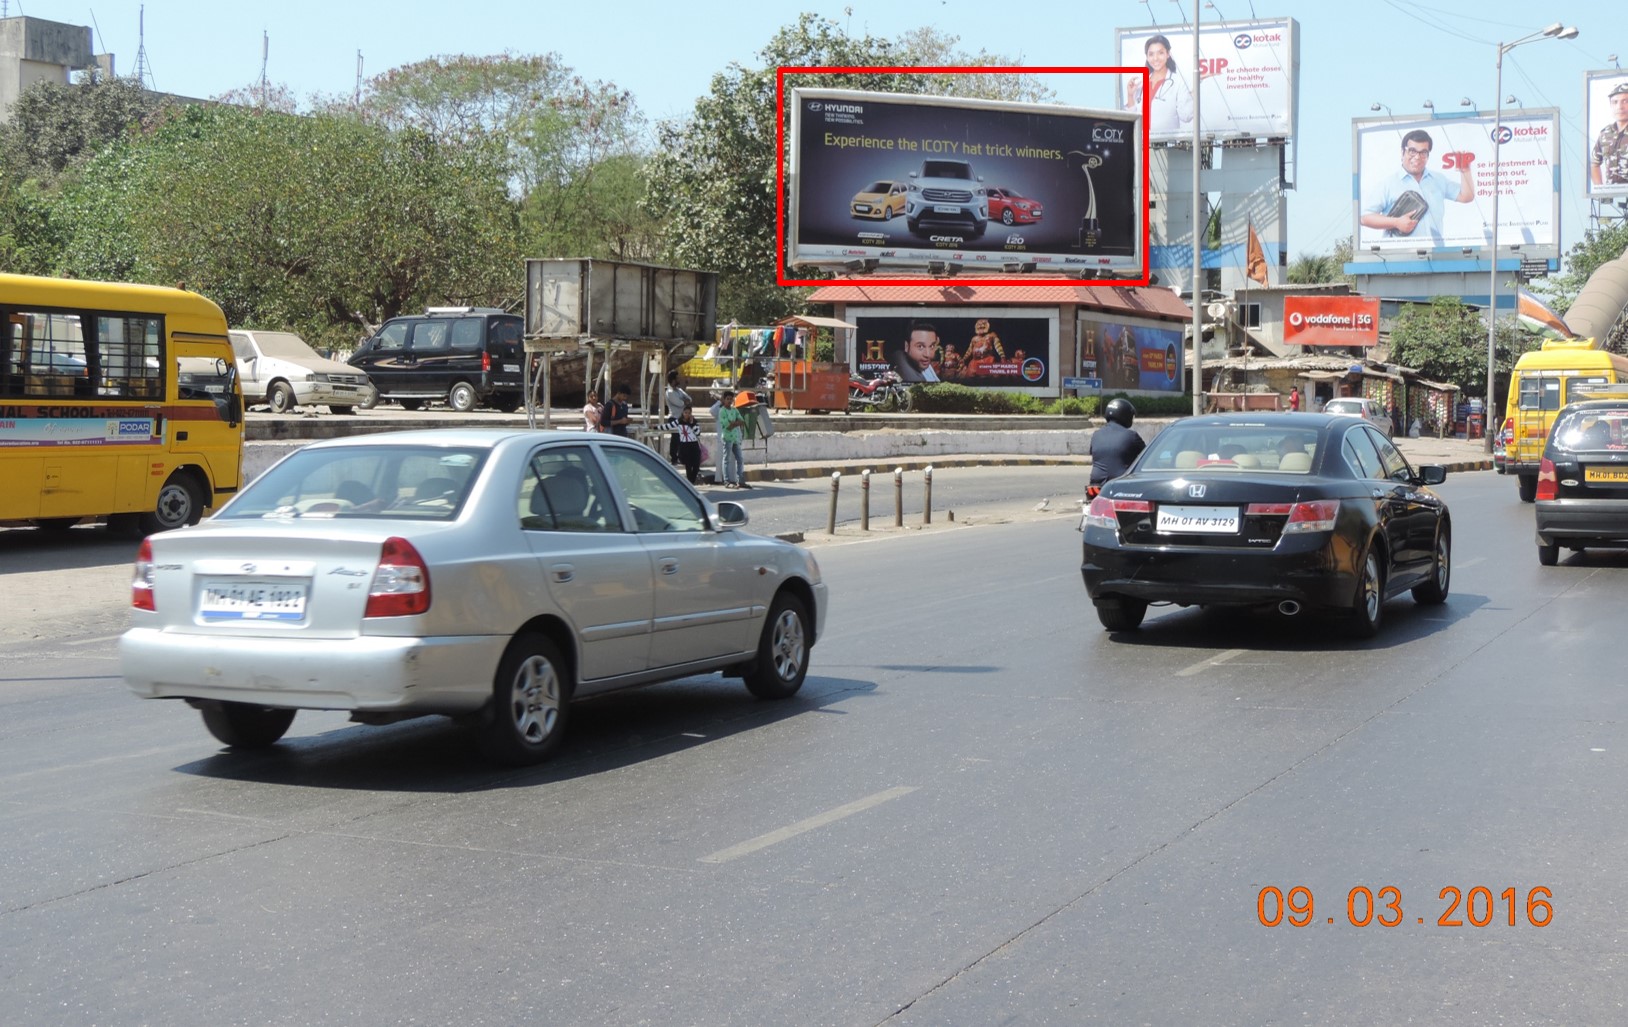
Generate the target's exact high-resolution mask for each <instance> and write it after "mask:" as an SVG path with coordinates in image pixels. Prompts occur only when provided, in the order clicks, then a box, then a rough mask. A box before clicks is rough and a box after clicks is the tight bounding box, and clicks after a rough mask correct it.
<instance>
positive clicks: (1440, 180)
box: [1362, 128, 1475, 246]
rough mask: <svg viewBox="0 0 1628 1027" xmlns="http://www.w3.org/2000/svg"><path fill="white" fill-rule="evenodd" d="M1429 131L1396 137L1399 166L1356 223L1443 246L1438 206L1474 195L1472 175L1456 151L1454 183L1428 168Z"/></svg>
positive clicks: (1464, 156)
mask: <svg viewBox="0 0 1628 1027" xmlns="http://www.w3.org/2000/svg"><path fill="white" fill-rule="evenodd" d="M1434 145H1435V144H1434V143H1433V142H1432V140H1431V138H1430V133H1429V132H1426V131H1425V130H1424V129H1422V128H1416V129H1414V130H1413V131H1411V132H1409V133H1408V134H1407V135H1405V136H1403V137H1402V169H1401V170H1400V171H1397V172H1395V173H1393V174H1391V175H1389V176H1387V177H1386V178H1385V179H1384V180H1383V181H1381V182H1380V189H1379V191H1378V192H1377V193H1372V194H1370V202H1368V203H1366V204H1364V205H1363V208H1362V227H1364V228H1374V229H1379V230H1381V231H1383V232H1384V233H1385V235H1386V236H1387V237H1396V236H1406V237H1410V238H1414V239H1417V240H1418V241H1420V242H1425V241H1428V242H1429V243H1430V245H1432V246H1441V245H1444V243H1445V239H1444V238H1443V236H1442V228H1441V221H1442V205H1443V204H1444V203H1447V202H1448V201H1452V202H1454V203H1469V202H1470V201H1471V200H1473V199H1475V179H1474V178H1473V177H1472V176H1471V174H1470V165H1471V157H1470V155H1469V154H1467V153H1461V154H1458V155H1457V156H1458V161H1457V163H1458V176H1459V179H1458V181H1457V182H1456V183H1455V182H1453V181H1452V180H1451V179H1450V178H1448V177H1447V176H1446V175H1444V174H1442V173H1441V172H1439V171H1434V170H1432V169H1431V168H1430V151H1431V149H1432V148H1433V147H1434Z"/></svg>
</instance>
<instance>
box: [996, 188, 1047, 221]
mask: <svg viewBox="0 0 1628 1027" xmlns="http://www.w3.org/2000/svg"><path fill="white" fill-rule="evenodd" d="M1045 213H1046V208H1045V207H1044V206H1043V205H1042V204H1041V202H1040V201H1039V200H1031V199H1029V198H1028V197H1025V196H1019V195H1018V194H1017V193H1014V192H1013V191H1012V190H1010V189H998V188H993V187H992V188H991V189H990V190H989V218H990V220H991V221H999V222H1000V223H1001V224H1003V225H1032V224H1034V223H1035V222H1036V221H1039V220H1040V219H1041V218H1042V217H1044V216H1045Z"/></svg>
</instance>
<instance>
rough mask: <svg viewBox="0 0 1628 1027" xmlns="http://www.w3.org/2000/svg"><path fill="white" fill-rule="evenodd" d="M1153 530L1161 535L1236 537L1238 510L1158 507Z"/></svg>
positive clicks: (1230, 508) (1200, 507)
mask: <svg viewBox="0 0 1628 1027" xmlns="http://www.w3.org/2000/svg"><path fill="white" fill-rule="evenodd" d="M1155 530H1157V531H1158V532H1159V534H1161V535H1193V534H1197V535H1236V534H1237V533H1238V508H1237V507H1235V506H1173V505H1168V504H1167V505H1164V506H1161V507H1159V516H1158V520H1157V521H1156V523H1155Z"/></svg>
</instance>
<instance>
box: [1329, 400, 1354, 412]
mask: <svg viewBox="0 0 1628 1027" xmlns="http://www.w3.org/2000/svg"><path fill="white" fill-rule="evenodd" d="M1323 410H1324V412H1325V413H1330V414H1361V413H1362V403H1361V402H1360V401H1358V400H1355V399H1331V400H1329V401H1328V403H1327V404H1325V405H1324V407H1323Z"/></svg>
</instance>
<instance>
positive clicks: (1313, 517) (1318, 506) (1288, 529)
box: [1283, 499, 1340, 535]
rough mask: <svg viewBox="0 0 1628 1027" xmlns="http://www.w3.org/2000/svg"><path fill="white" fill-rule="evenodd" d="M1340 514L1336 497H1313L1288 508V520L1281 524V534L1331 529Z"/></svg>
mask: <svg viewBox="0 0 1628 1027" xmlns="http://www.w3.org/2000/svg"><path fill="white" fill-rule="evenodd" d="M1339 516H1340V501H1339V500H1338V499H1313V500H1310V501H1309V502H1305V503H1296V504H1294V506H1292V507H1290V508H1289V520H1288V521H1287V522H1286V523H1285V524H1284V525H1283V534H1285V535H1294V534H1299V533H1301V532H1306V531H1333V530H1334V521H1335V519H1337V518H1338V517H1339Z"/></svg>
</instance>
